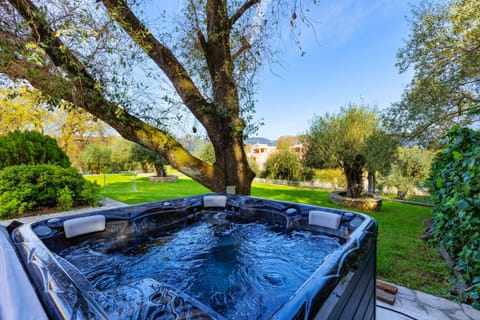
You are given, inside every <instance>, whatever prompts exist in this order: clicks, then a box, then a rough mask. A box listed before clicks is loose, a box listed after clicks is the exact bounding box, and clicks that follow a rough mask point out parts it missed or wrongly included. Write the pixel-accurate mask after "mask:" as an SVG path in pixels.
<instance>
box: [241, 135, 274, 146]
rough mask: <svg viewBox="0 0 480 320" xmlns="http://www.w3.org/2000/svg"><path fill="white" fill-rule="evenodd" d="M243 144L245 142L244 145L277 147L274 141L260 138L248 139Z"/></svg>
mask: <svg viewBox="0 0 480 320" xmlns="http://www.w3.org/2000/svg"><path fill="white" fill-rule="evenodd" d="M244 142H245V145H248V144H255V143H260V144H266V145H269V146H272V147H273V146H276V145H277V141H276V140H270V139H267V138H262V137H253V138H248V139H246V140H245V141H244Z"/></svg>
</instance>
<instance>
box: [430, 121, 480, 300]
mask: <svg viewBox="0 0 480 320" xmlns="http://www.w3.org/2000/svg"><path fill="white" fill-rule="evenodd" d="M448 139H449V143H448V145H447V146H446V149H445V150H444V151H443V152H441V153H439V154H438V155H437V156H436V157H435V160H434V162H433V164H432V170H431V174H430V178H429V180H428V182H429V186H430V192H431V194H432V198H433V202H434V204H435V208H434V211H433V225H434V227H435V236H436V238H437V239H438V240H439V241H440V243H441V244H443V246H444V247H445V249H446V250H447V252H448V253H449V254H450V256H451V257H452V258H453V259H454V260H455V261H456V264H457V267H458V270H460V272H461V273H462V275H463V277H464V279H465V281H466V282H467V286H468V287H471V290H470V291H468V294H469V295H470V297H471V298H473V299H474V300H475V304H476V307H477V308H479V307H480V131H475V130H472V129H468V128H460V127H454V128H453V129H452V130H451V131H450V132H449V134H448Z"/></svg>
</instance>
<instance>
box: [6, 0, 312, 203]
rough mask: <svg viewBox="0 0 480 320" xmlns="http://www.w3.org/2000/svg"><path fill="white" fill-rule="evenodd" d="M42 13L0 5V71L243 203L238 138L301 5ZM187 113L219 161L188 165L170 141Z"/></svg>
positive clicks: (197, 3)
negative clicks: (171, 12)
mask: <svg viewBox="0 0 480 320" xmlns="http://www.w3.org/2000/svg"><path fill="white" fill-rule="evenodd" d="M314 2H315V1H314ZM43 4H44V3H43V2H41V1H33V0H9V1H8V2H3V3H2V5H1V6H0V15H1V17H2V23H1V24H0V45H1V50H0V72H2V73H4V74H6V75H7V76H8V77H9V78H10V79H12V80H27V81H29V83H30V84H31V85H32V86H34V87H35V88H37V89H39V90H40V91H41V92H42V93H43V94H44V97H45V99H46V101H47V102H49V103H51V104H56V103H58V102H60V101H68V102H69V103H71V104H73V105H75V106H77V107H81V108H84V109H85V110H87V111H88V112H90V113H91V114H93V115H94V116H96V117H98V118H99V119H102V120H103V121H105V122H106V123H108V124H109V125H110V126H112V127H113V128H114V129H115V130H117V131H118V132H119V133H120V134H121V135H122V136H123V137H125V138H127V139H128V140H131V141H133V142H136V143H138V144H140V145H142V146H144V147H146V148H148V149H150V150H152V151H154V152H156V153H158V154H160V155H161V156H162V157H163V158H165V159H166V160H168V162H169V163H170V164H171V165H172V166H173V167H174V168H176V169H178V170H180V171H181V172H183V173H185V174H186V175H188V176H190V177H192V178H193V179H194V180H196V181H198V182H200V183H201V184H203V185H204V186H206V187H208V188H209V189H211V190H214V191H220V192H222V191H225V190H226V186H228V185H235V186H236V190H237V192H238V193H241V194H248V193H250V184H251V181H252V179H253V177H254V173H253V171H252V170H251V169H250V167H249V165H248V161H247V158H246V155H245V152H244V150H243V139H244V135H245V134H246V133H247V132H248V128H249V124H251V123H249V119H251V114H252V111H253V106H254V99H253V93H254V91H253V90H252V88H254V87H255V86H254V85H255V80H254V79H255V78H254V75H255V71H256V69H257V67H258V66H259V65H260V64H261V63H262V61H264V58H265V57H266V56H269V55H271V54H272V52H273V51H272V50H270V49H269V48H271V46H270V45H271V43H272V42H273V40H272V39H274V37H272V31H275V30H277V31H280V30H281V29H282V28H281V27H279V26H278V24H277V23H278V22H280V20H279V18H278V17H280V16H285V15H286V16H287V17H288V19H289V21H290V22H291V25H293V26H295V25H296V24H297V23H298V21H305V20H304V19H297V17H300V16H301V15H300V14H298V13H300V12H299V11H300V9H299V8H301V4H300V2H297V1H295V2H289V1H281V0H278V1H274V2H272V3H271V4H270V5H268V7H266V6H265V5H261V2H260V1H259V0H245V1H239V0H238V1H237V0H232V1H220V0H208V1H203V0H191V1H185V2H183V3H182V5H184V7H183V9H182V11H181V15H183V17H180V18H178V20H177V21H171V20H169V19H168V16H162V12H163V11H162V10H158V9H157V10H158V11H159V12H152V11H149V10H148V8H147V10H145V11H144V12H143V13H142V10H141V9H142V5H143V4H144V2H141V1H124V0H103V1H96V2H95V3H94V2H93V1H90V0H81V1H75V2H71V1H65V0H56V1H51V2H50V3H49V5H48V6H45V5H43ZM143 8H145V7H143ZM145 12H148V14H145ZM155 13H158V19H154V17H153V16H154V14H155ZM152 20H155V23H154V24H152V23H151V21H152ZM155 26H156V27H155ZM172 26H173V27H172ZM135 76H137V77H135ZM145 79H149V80H153V81H154V82H150V81H145ZM155 80H158V81H155ZM147 83H149V84H150V83H153V87H149V86H147V85H146V84H147ZM152 92H156V94H154V93H152ZM159 92H160V94H159ZM172 93H173V94H172ZM187 111H188V112H189V113H191V114H192V115H193V117H194V118H195V121H196V123H198V124H199V125H200V126H201V127H203V128H204V129H205V131H206V133H207V135H208V138H209V140H210V141H211V142H212V144H213V146H214V150H215V156H216V157H215V159H216V160H215V163H213V164H210V163H208V162H206V161H202V160H201V159H198V158H196V157H194V156H193V155H192V154H191V153H190V152H189V151H188V150H187V149H186V148H184V147H183V146H182V145H181V143H179V141H178V139H176V138H175V132H174V131H172V127H175V124H173V125H172V124H171V123H170V122H169V121H170V120H172V118H174V119H177V120H178V119H180V121H181V115H182V114H184V113H186V112H187ZM169 123H170V125H169ZM177 123H178V122H177ZM195 128H196V127H193V128H192V130H193V131H195V130H196V129H195Z"/></svg>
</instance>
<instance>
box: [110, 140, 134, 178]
mask: <svg viewBox="0 0 480 320" xmlns="http://www.w3.org/2000/svg"><path fill="white" fill-rule="evenodd" d="M135 146H136V144H135V143H133V142H131V141H128V140H125V139H123V138H122V137H118V138H116V139H114V141H113V142H112V144H111V145H110V146H109V149H110V150H111V160H112V169H113V170H114V171H131V170H132V169H133V168H134V167H135V165H136V163H135V162H136V161H135V157H136V155H135V154H134V153H135Z"/></svg>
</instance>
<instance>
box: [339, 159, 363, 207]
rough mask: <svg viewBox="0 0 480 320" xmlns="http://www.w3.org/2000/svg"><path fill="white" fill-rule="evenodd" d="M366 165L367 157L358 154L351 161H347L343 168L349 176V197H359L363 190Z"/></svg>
mask: <svg viewBox="0 0 480 320" xmlns="http://www.w3.org/2000/svg"><path fill="white" fill-rule="evenodd" d="M364 166H365V159H364V158H363V157H362V156H361V155H358V156H357V157H356V158H355V160H354V161H353V162H351V163H348V164H347V163H345V164H344V166H343V170H344V173H345V176H346V178H347V197H349V198H359V197H360V196H361V195H362V192H363V184H362V177H363V168H364Z"/></svg>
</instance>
